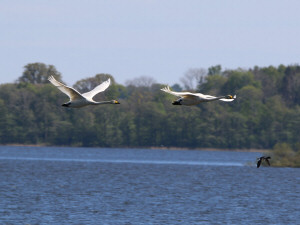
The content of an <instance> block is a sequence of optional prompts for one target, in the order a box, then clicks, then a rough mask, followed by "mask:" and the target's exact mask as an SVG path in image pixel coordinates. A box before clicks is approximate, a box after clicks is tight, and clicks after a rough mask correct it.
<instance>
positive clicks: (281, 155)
mask: <svg viewBox="0 0 300 225" xmlns="http://www.w3.org/2000/svg"><path fill="white" fill-rule="evenodd" d="M299 150H300V149H296V150H293V149H292V147H291V146H290V145H289V144H287V143H277V144H276V145H275V146H274V148H273V152H272V165H273V166H280V167H300V151H299Z"/></svg>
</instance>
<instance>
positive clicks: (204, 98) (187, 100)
mask: <svg viewBox="0 0 300 225" xmlns="http://www.w3.org/2000/svg"><path fill="white" fill-rule="evenodd" d="M160 90H162V91H164V92H167V93H169V94H171V95H175V96H177V97H179V99H177V100H176V101H173V102H172V104H173V105H188V106H190V105H197V104H199V103H201V102H210V101H216V100H220V101H223V102H232V101H234V100H235V99H236V95H234V96H233V97H232V95H226V96H220V97H215V96H211V95H204V94H201V93H191V92H175V91H171V90H170V87H169V86H167V87H164V88H162V89H160Z"/></svg>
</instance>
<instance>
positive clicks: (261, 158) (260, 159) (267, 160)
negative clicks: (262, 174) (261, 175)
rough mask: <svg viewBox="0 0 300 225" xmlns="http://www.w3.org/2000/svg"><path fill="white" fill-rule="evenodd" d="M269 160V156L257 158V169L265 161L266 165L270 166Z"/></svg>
mask: <svg viewBox="0 0 300 225" xmlns="http://www.w3.org/2000/svg"><path fill="white" fill-rule="evenodd" d="M269 159H271V157H270V156H267V157H265V156H262V157H259V158H257V160H258V161H257V168H258V167H260V164H261V163H262V161H266V162H267V163H268V165H269V166H270V161H269Z"/></svg>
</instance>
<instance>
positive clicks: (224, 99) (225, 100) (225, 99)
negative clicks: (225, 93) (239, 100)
mask: <svg viewBox="0 0 300 225" xmlns="http://www.w3.org/2000/svg"><path fill="white" fill-rule="evenodd" d="M235 99H236V95H235V96H233V98H232V99H227V98H221V99H219V100H220V101H223V102H232V101H234V100H235Z"/></svg>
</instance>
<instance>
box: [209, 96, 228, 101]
mask: <svg viewBox="0 0 300 225" xmlns="http://www.w3.org/2000/svg"><path fill="white" fill-rule="evenodd" d="M221 98H226V96H220V97H215V98H210V99H207V101H215V100H219V99H221Z"/></svg>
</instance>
